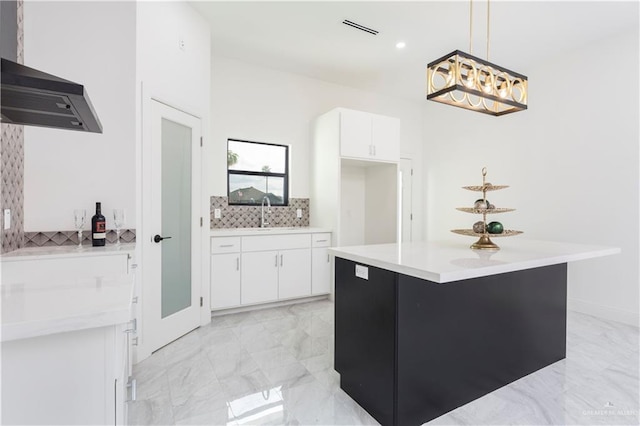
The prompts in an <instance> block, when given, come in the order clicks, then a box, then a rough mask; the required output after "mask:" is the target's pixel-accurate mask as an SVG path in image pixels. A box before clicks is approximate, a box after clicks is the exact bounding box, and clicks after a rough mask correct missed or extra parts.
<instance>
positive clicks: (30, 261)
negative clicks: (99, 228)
mask: <svg viewBox="0 0 640 426" xmlns="http://www.w3.org/2000/svg"><path fill="white" fill-rule="evenodd" d="M134 247H135V245H134V244H127V245H124V244H123V245H121V246H120V247H119V248H116V247H115V246H111V247H110V246H107V247H100V248H90V247H87V248H86V249H83V250H76V248H75V247H72V246H71V248H70V247H69V246H65V247H47V248H33V249H31V248H28V249H21V250H18V251H16V252H11V253H7V254H5V255H3V256H2V257H1V260H2V262H1V265H2V281H1V283H0V290H1V297H2V329H1V330H2V334H1V336H0V337H1V340H2V341H3V342H5V341H10V340H18V339H25V338H30V337H37V336H44V335H50V334H55V333H61V332H68V331H77V330H84V329H89V328H96V327H104V326H110V325H116V324H124V323H126V322H128V321H129V320H130V318H131V306H132V305H131V302H132V298H133V291H134V280H133V275H132V274H131V273H130V272H129V268H130V265H129V255H131V254H133V248H134ZM117 255H120V256H122V257H120V258H117V257H114V256H117ZM99 256H103V257H99ZM104 256H108V257H104ZM102 265H104V267H102Z"/></svg>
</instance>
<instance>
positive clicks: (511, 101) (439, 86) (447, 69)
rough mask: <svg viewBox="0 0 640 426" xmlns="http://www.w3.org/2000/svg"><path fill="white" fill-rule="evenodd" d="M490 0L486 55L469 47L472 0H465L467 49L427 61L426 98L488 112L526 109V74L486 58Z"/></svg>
mask: <svg viewBox="0 0 640 426" xmlns="http://www.w3.org/2000/svg"><path fill="white" fill-rule="evenodd" d="M489 16H490V0H487V59H486V60H484V59H480V58H478V57H477V56H473V55H471V52H472V51H473V50H472V48H473V45H472V38H473V33H472V30H473V0H470V1H469V53H465V52H462V51H460V50H454V51H453V52H451V53H449V54H448V55H445V56H443V57H441V58H439V59H436V60H435V61H433V62H431V63H429V64H428V65H427V100H430V101H435V102H440V103H443V104H447V105H453V106H457V107H460V108H465V109H469V110H472V111H478V112H482V113H485V114H490V115H495V116H499V115H504V114H509V113H512V112H517V111H522V110H525V109H527V96H528V93H527V92H528V81H527V76H525V75H522V74H519V73H517V72H513V71H510V70H508V69H507V68H504V67H501V66H499V65H496V64H493V63H491V62H489V23H490V22H489Z"/></svg>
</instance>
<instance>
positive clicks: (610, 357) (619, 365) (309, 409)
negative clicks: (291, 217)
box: [129, 300, 640, 425]
mask: <svg viewBox="0 0 640 426" xmlns="http://www.w3.org/2000/svg"><path fill="white" fill-rule="evenodd" d="M333 318H334V307H333V303H331V302H329V301H326V300H325V301H318V302H310V303H302V304H298V305H290V306H282V307H276V308H269V309H264V310H259V311H253V312H243V313H237V314H230V315H222V316H216V317H214V318H213V319H212V323H211V324H210V325H207V326H205V327H201V328H199V329H197V330H195V331H193V332H191V333H189V334H188V335H186V336H183V337H182V338H180V339H178V340H176V341H175V342H173V343H171V344H169V345H168V346H166V347H164V348H162V349H160V350H159V351H157V352H156V353H154V354H153V355H152V356H151V357H149V358H148V359H146V360H144V361H142V362H141V363H139V364H137V365H136V366H134V375H135V376H136V378H137V380H138V401H136V402H133V403H130V404H129V423H130V424H137V425H183V424H184V425H193V424H199V425H240V424H251V425H314V424H318V425H336V424H345V425H376V424H378V423H377V422H376V420H375V419H374V418H373V417H371V416H370V415H369V413H367V412H366V411H365V410H364V409H363V408H362V407H360V406H359V405H358V404H357V403H356V402H355V401H353V400H352V399H351V398H350V397H349V395H347V394H346V393H345V392H344V391H343V390H342V389H340V376H339V374H338V373H337V372H336V371H335V370H334V369H333V362H334V352H335V340H334V321H333ZM567 324H568V326H567V332H568V334H567V358H566V359H564V360H561V361H558V362H556V363H554V364H552V365H550V366H548V367H545V368H543V369H541V370H539V371H536V372H534V373H532V374H530V375H528V376H526V377H523V378H521V379H520V380H517V381H515V382H513V383H511V384H509V385H507V386H504V387H502V388H500V389H498V390H496V391H494V392H492V393H490V394H488V395H485V396H483V397H481V398H479V399H477V400H475V401H471V402H470V403H468V404H466V405H463V406H462V407H459V408H457V409H455V410H453V411H451V412H449V413H446V414H445V415H443V416H440V417H438V418H437V419H433V420H432V421H430V422H427V423H426V424H429V425H431V424H433V425H566V424H570V425H574V424H576V425H611V424H621V425H637V424H639V423H638V422H639V419H638V412H639V410H640V407H639V406H640V403H638V400H639V399H640V395H639V391H638V383H639V382H640V377H639V374H638V365H639V364H640V353H639V352H638V345H639V340H638V329H637V328H634V327H630V326H627V325H624V324H618V323H615V322H612V321H605V320H601V319H599V318H595V317H591V316H589V315H584V314H581V313H576V312H569V313H568V320H567Z"/></svg>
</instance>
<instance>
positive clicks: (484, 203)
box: [473, 198, 491, 210]
mask: <svg viewBox="0 0 640 426" xmlns="http://www.w3.org/2000/svg"><path fill="white" fill-rule="evenodd" d="M490 205H491V204H490V203H489V200H483V199H482V198H480V199H478V200H476V202H475V203H473V208H474V209H476V210H486V209H488V208H489V206H490Z"/></svg>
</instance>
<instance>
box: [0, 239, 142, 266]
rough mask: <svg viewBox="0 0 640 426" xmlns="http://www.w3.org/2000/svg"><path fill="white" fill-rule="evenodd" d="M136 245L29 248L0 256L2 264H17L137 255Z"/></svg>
mask: <svg viewBox="0 0 640 426" xmlns="http://www.w3.org/2000/svg"><path fill="white" fill-rule="evenodd" d="M135 248H136V245H135V243H126V244H122V245H121V246H120V247H116V246H115V245H113V247H106V248H103V247H90V246H87V247H83V248H82V249H81V250H78V249H77V248H76V246H52V247H27V248H22V249H18V250H15V251H11V252H9V253H5V254H2V255H0V261H1V262H17V261H23V260H39V259H62V258H73V257H82V256H84V257H87V256H116V255H121V254H131V255H133V254H134V253H135Z"/></svg>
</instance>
